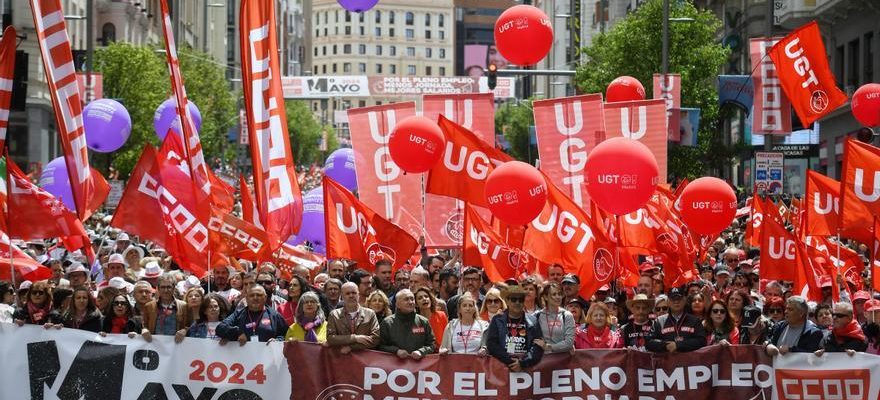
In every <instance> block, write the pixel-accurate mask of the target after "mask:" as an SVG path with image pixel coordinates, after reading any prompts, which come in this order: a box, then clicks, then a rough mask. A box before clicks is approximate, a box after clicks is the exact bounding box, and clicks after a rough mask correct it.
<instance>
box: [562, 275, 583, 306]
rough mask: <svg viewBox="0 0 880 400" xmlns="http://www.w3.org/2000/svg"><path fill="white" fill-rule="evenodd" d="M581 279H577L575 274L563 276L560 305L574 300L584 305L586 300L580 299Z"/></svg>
mask: <svg viewBox="0 0 880 400" xmlns="http://www.w3.org/2000/svg"><path fill="white" fill-rule="evenodd" d="M580 291H581V278H579V277H578V276H577V275H575V274H565V276H564V277H563V278H562V296H563V297H562V304H568V302H569V301H572V300H574V299H578V300H581V301H583V302H585V303H586V300H585V299H583V298H581V296H580V294H579V293H580Z"/></svg>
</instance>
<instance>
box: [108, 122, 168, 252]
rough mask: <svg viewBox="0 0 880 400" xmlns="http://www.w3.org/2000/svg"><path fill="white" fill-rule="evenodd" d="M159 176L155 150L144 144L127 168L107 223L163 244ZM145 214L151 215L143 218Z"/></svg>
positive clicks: (164, 239)
mask: <svg viewBox="0 0 880 400" xmlns="http://www.w3.org/2000/svg"><path fill="white" fill-rule="evenodd" d="M166 137H167V136H166ZM159 179H160V177H159V174H158V166H157V165H156V149H155V148H154V147H153V146H151V145H150V144H147V145H146V147H144V151H143V152H142V153H141V157H140V159H138V162H137V164H135V166H134V169H133V170H132V171H131V176H130V177H129V179H128V184H127V185H126V186H125V191H123V193H122V199H120V200H119V204H118V205H117V206H116V211H115V212H114V213H113V219H112V220H111V221H110V226H112V227H115V228H118V229H121V230H123V231H125V232H128V233H129V234H134V235H138V236H140V237H141V239H144V240H150V241H153V242H156V243H158V244H159V245H160V246H163V247H164V246H165V242H166V238H167V231H166V228H165V225H164V223H163V222H162V220H161V218H159V216H161V215H162V208H161V206H160V205H159V196H160V194H161V193H162V191H163V188H162V183H161V182H160V181H159ZM147 215H148V216H151V217H150V218H144V216H147Z"/></svg>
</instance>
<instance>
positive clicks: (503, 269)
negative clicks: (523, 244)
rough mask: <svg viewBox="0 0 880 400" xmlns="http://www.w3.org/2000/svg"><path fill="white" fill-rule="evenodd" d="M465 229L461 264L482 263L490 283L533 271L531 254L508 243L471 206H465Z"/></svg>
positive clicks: (534, 261)
mask: <svg viewBox="0 0 880 400" xmlns="http://www.w3.org/2000/svg"><path fill="white" fill-rule="evenodd" d="M464 232H465V238H464V243H463V244H462V251H461V262H462V264H464V265H479V266H482V267H483V269H484V270H485V271H486V275H487V276H488V277H489V280H491V281H492V282H504V280H506V279H509V278H513V279H519V278H520V276H521V275H522V274H528V273H531V272H533V271H534V270H535V267H536V260H535V258H534V257H531V256H529V254H528V253H526V252H525V251H523V250H522V249H519V248H517V247H516V246H511V245H510V244H509V243H508V242H507V240H505V239H504V238H502V237H501V235H499V234H498V232H495V230H493V229H492V227H491V226H490V225H489V224H488V223H487V222H486V221H484V220H483V218H481V217H480V215H479V214H478V213H477V212H476V210H474V209H473V208H472V207H470V206H465V216H464Z"/></svg>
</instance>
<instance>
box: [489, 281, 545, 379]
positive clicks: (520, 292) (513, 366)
mask: <svg viewBox="0 0 880 400" xmlns="http://www.w3.org/2000/svg"><path fill="white" fill-rule="evenodd" d="M525 299H526V291H525V290H524V289H523V288H522V287H520V286H518V285H513V286H511V287H510V288H509V289H508V292H507V311H505V312H504V313H502V314H499V315H496V316H494V317H492V321H491V322H490V323H489V328H488V329H489V334H488V336H487V337H486V347H487V348H488V350H489V354H491V355H492V357H495V358H497V359H498V361H501V362H503V363H504V365H507V368H509V369H510V370H511V371H513V372H520V371H522V370H523V369H525V368H530V367H532V366H534V365H535V364H537V363H539V362H540V361H541V357H542V356H543V355H544V349H543V348H541V346H538V345H536V344H535V340H536V339H543V337H544V336H543V334H542V333H541V327H540V326H539V325H538V321H536V320H535V318H534V317H533V316H531V315H528V314H526V313H525V312H524V311H523V302H524V301H525Z"/></svg>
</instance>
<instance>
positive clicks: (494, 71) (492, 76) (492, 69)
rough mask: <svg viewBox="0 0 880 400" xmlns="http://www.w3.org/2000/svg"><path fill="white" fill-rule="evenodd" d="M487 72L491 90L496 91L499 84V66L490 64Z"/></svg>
mask: <svg viewBox="0 0 880 400" xmlns="http://www.w3.org/2000/svg"><path fill="white" fill-rule="evenodd" d="M487 70H488V71H489V90H495V86H496V85H497V84H498V66H497V65H495V64H489V67H488V68H487Z"/></svg>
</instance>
